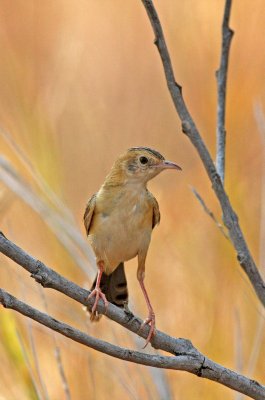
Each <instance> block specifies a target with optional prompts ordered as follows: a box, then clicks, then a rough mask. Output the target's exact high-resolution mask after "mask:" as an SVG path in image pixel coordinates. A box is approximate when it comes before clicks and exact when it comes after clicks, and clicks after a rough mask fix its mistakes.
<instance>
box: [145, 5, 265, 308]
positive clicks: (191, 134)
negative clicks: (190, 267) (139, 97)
mask: <svg viewBox="0 0 265 400" xmlns="http://www.w3.org/2000/svg"><path fill="white" fill-rule="evenodd" d="M142 3H143V5H144V7H145V9H146V12H147V14H148V17H149V19H150V22H151V25H152V28H153V31H154V34H155V45H156V46H157V49H158V51H159V54H160V57H161V60H162V64H163V68H164V73H165V77H166V82H167V86H168V89H169V92H170V95H171V97H172V100H173V103H174V106H175V109H176V111H177V113H178V115H179V117H180V120H181V123H182V131H183V133H185V134H186V135H187V136H188V138H189V139H190V141H191V142H192V144H193V145H194V147H195V148H196V150H197V152H198V153H199V156H200V158H201V160H202V162H203V165H204V167H205V170H206V172H207V174H208V176H209V178H210V181H211V183H212V187H213V190H214V192H215V194H216V196H217V198H218V200H219V203H220V206H221V208H222V212H223V219H224V224H225V226H226V227H227V229H228V231H229V236H230V238H231V240H232V243H233V246H234V248H235V250H236V253H237V259H238V261H239V263H240V265H241V267H242V268H243V270H244V271H245V273H246V274H247V276H248V278H249V280H250V282H251V284H252V286H253V288H254V290H255V292H256V294H257V296H258V298H259V300H260V301H261V303H262V304H263V306H264V307H265V283H264V281H263V279H262V277H261V275H260V273H259V270H258V268H257V266H256V264H255V262H254V260H253V257H252V255H251V253H250V251H249V249H248V246H247V243H246V241H245V238H244V235H243V232H242V230H241V228H240V225H239V222H238V217H237V215H236V213H235V211H234V210H233V208H232V206H231V203H230V200H229V198H228V196H227V194H226V192H225V190H224V187H223V184H222V181H221V179H220V176H219V175H218V173H217V171H216V168H215V166H214V163H213V160H212V158H211V156H210V153H209V151H208V149H207V147H206V145H205V143H204V141H203V139H202V137H201V135H200V133H199V131H198V129H197V127H196V125H195V122H194V121H193V119H192V117H191V115H190V113H189V111H188V109H187V106H186V104H185V102H184V99H183V96H182V90H181V86H180V85H179V84H178V83H176V80H175V76H174V71H173V68H172V64H171V59H170V55H169V52H168V49H167V45H166V41H165V38H164V34H163V30H162V26H161V23H160V21H159V18H158V15H157V12H156V10H155V7H154V5H153V2H152V0H142Z"/></svg>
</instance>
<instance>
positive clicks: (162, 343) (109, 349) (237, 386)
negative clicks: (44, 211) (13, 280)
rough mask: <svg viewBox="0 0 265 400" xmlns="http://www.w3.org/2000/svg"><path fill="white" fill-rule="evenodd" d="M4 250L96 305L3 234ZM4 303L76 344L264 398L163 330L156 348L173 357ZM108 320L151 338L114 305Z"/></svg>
mask: <svg viewBox="0 0 265 400" xmlns="http://www.w3.org/2000/svg"><path fill="white" fill-rule="evenodd" d="M0 251H1V252H2V253H3V254H5V255H6V256H7V257H9V258H10V259H12V260H13V261H15V262H16V263H17V264H19V265H21V266H22V267H23V268H24V269H26V270H27V271H28V272H30V273H31V276H32V277H33V278H34V279H35V280H36V281H37V282H38V283H40V284H41V285H42V286H43V287H47V288H52V289H55V290H57V291H59V292H61V293H63V294H65V295H66V296H68V297H71V298H72V299H74V300H76V301H78V302H79V303H81V304H83V305H86V306H88V307H89V308H91V306H92V305H93V304H92V303H93V300H91V301H87V297H88V294H89V291H87V290H85V289H83V288H81V287H80V286H78V285H76V284H75V283H74V282H71V281H69V280H67V279H66V278H64V277H63V276H61V275H60V274H58V273H57V272H55V271H54V270H52V269H51V268H48V267H46V266H45V265H44V264H43V263H42V262H40V261H38V260H36V259H35V258H33V257H31V256H30V255H29V254H27V253H26V252H25V251H24V250H22V249H21V248H19V247H18V246H17V245H15V244H14V243H12V242H11V241H10V240H8V239H7V238H6V237H5V236H4V235H3V234H0ZM0 303H2V304H3V306H4V307H6V308H11V309H13V310H16V311H18V312H19V313H21V314H23V315H25V316H27V317H29V318H32V319H34V320H35V321H37V322H39V323H41V324H43V325H45V326H47V327H49V328H50V329H53V330H54V331H56V332H59V333H60V334H62V335H64V336H66V337H68V338H71V339H72V340H75V341H76V342H79V343H81V344H84V345H86V346H88V347H91V348H93V349H95V350H98V351H100V352H103V353H105V354H108V355H110V356H112V357H116V358H119V359H121V360H125V361H130V362H134V363H138V364H143V365H148V366H152V367H157V368H167V369H175V370H183V371H187V372H190V373H192V374H195V375H197V376H199V377H203V378H207V379H210V380H213V381H216V382H218V383H220V384H222V385H225V386H227V387H229V388H231V389H234V390H236V391H238V392H240V393H244V394H246V395H247V396H250V397H252V398H253V399H257V400H261V399H264V396H265V386H262V385H260V384H259V383H258V382H256V381H254V380H251V379H249V378H247V377H245V376H243V375H240V374H237V373H236V372H234V371H232V370H229V369H227V368H225V367H223V366H221V365H219V364H217V363H215V362H213V361H212V360H210V359H209V358H207V357H205V356H204V355H203V354H201V353H200V352H199V351H198V350H197V349H196V348H195V347H194V346H193V345H192V343H191V342H190V341H189V340H186V339H177V338H174V337H171V336H169V335H166V334H165V333H163V332H161V331H156V335H155V336H154V338H153V339H152V346H153V347H154V348H157V349H161V350H165V351H166V352H169V353H171V354H173V356H160V355H151V354H145V353H142V352H138V351H133V350H129V349H125V348H121V347H119V346H115V345H112V344H110V343H107V342H105V341H102V340H99V339H96V338H93V337H91V336H89V335H87V334H85V333H83V332H81V331H80V330H78V329H75V328H73V327H71V326H69V325H67V324H64V323H62V322H60V321H57V320H55V319H54V318H52V317H50V316H49V315H47V314H45V313H42V312H40V311H38V310H36V309H34V308H32V307H31V306H29V305H27V304H25V303H22V302H21V301H19V300H18V299H16V298H15V297H14V296H12V295H11V294H9V293H7V292H5V291H4V290H3V289H0ZM104 309H105V306H104V303H103V302H102V301H100V302H99V305H98V311H99V312H103V311H104ZM107 317H109V318H110V319H112V320H113V321H115V322H117V323H119V324H120V325H122V326H124V327H125V328H127V329H128V330H130V331H131V332H134V333H138V334H140V336H141V337H144V338H146V337H147V334H148V327H146V329H143V331H140V332H139V328H140V326H141V322H142V321H141V320H140V319H139V318H136V317H134V316H133V315H131V314H128V313H126V312H124V311H122V310H120V309H119V308H117V307H115V306H114V305H112V304H109V307H108V310H107Z"/></svg>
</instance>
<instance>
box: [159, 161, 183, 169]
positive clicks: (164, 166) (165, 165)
mask: <svg viewBox="0 0 265 400" xmlns="http://www.w3.org/2000/svg"><path fill="white" fill-rule="evenodd" d="M159 167H160V168H161V169H177V170H179V171H182V168H181V167H180V166H179V165H177V164H175V163H173V162H172V161H167V160H165V161H163V162H162V163H161V164H159Z"/></svg>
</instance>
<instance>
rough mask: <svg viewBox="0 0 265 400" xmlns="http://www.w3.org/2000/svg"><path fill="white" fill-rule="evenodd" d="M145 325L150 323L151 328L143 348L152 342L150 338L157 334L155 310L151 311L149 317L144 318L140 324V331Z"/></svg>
mask: <svg viewBox="0 0 265 400" xmlns="http://www.w3.org/2000/svg"><path fill="white" fill-rule="evenodd" d="M145 325H149V326H150V330H149V333H148V336H147V338H146V342H145V345H144V347H143V349H145V348H146V346H147V345H148V343H150V340H151V339H152V337H153V336H154V335H155V329H156V323H155V313H154V312H151V311H150V312H149V315H148V317H147V318H146V320H144V322H143V323H142V325H141V326H140V329H139V332H140V331H141V330H142V329H143V327H144V326H145Z"/></svg>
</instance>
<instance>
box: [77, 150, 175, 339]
mask: <svg viewBox="0 0 265 400" xmlns="http://www.w3.org/2000/svg"><path fill="white" fill-rule="evenodd" d="M165 169H176V170H181V168H180V167H179V166H178V165H177V164H175V163H173V162H171V161H167V160H165V158H164V157H163V156H162V155H161V154H160V153H159V152H158V151H156V150H153V149H150V148H148V147H133V148H130V149H128V150H127V151H126V152H125V153H123V154H122V155H121V156H120V157H118V159H117V160H116V161H115V163H114V165H113V167H112V168H111V171H110V173H109V174H108V175H107V177H106V179H105V182H104V183H103V185H102V186H101V188H100V189H99V191H98V192H97V193H96V194H94V195H93V196H92V197H91V198H90V199H89V201H88V203H87V206H86V210H85V214H84V223H85V228H86V232H87V235H88V240H89V243H90V244H91V246H92V248H93V250H94V253H95V256H96V262H97V266H98V274H97V277H96V279H95V281H94V283H93V285H92V288H91V290H92V292H91V294H90V295H89V298H91V297H95V302H94V305H93V307H92V310H91V316H90V319H91V320H92V321H96V320H98V319H99V317H100V316H99V314H98V312H97V311H96V308H97V304H98V301H99V299H100V298H102V300H103V301H104V303H105V307H106V308H107V306H108V302H111V303H113V304H115V305H116V306H119V307H124V306H125V304H126V303H127V302H128V290H127V282H126V276H125V272H124V261H128V260H130V259H132V258H134V257H136V256H137V257H138V269H137V278H138V281H139V283H140V286H141V289H142V291H143V294H144V297H145V301H146V304H147V307H148V317H147V319H146V320H145V321H144V323H143V324H142V326H144V325H147V324H150V330H149V334H148V337H147V339H146V345H147V344H148V343H149V342H150V340H151V338H152V336H153V334H154V332H155V313H154V311H153V308H152V306H151V303H150V300H149V297H148V294H147V291H146V288H145V285H144V276H145V259H146V255H147V251H148V247H149V243H150V239H151V233H152V230H153V228H154V227H155V226H156V225H157V224H158V223H159V221H160V212H159V206H158V203H157V201H156V199H155V197H154V196H153V195H152V193H150V192H149V191H148V189H147V187H146V185H147V182H148V181H149V180H150V179H152V178H154V177H155V176H156V175H158V174H159V173H160V172H162V171H164V170H165Z"/></svg>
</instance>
